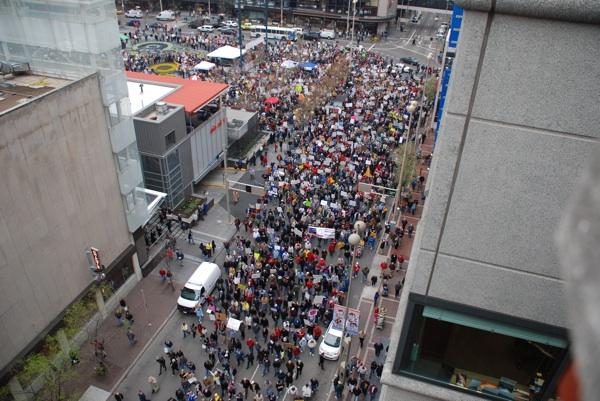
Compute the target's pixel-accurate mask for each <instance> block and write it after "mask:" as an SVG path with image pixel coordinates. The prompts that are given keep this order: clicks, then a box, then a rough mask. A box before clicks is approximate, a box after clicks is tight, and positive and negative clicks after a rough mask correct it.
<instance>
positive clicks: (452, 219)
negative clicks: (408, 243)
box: [380, 0, 600, 401]
mask: <svg viewBox="0 0 600 401" xmlns="http://www.w3.org/2000/svg"><path fill="white" fill-rule="evenodd" d="M456 3H457V5H458V6H460V7H461V8H463V9H464V17H463V22H462V27H461V31H460V37H459V40H458V47H457V49H456V58H455V59H454V63H453V71H452V76H451V78H450V84H449V89H448V95H447V98H446V101H445V106H444V110H443V117H442V121H441V130H440V134H439V137H438V140H437V144H436V148H435V158H434V161H433V165H432V168H431V172H430V176H429V177H430V178H429V182H428V188H429V199H428V200H427V203H426V205H425V210H424V214H423V219H422V221H421V223H420V225H419V227H418V229H417V237H416V240H415V244H414V246H413V250H412V253H411V258H410V264H409V266H408V272H407V277H406V283H405V287H404V290H403V293H402V296H401V299H400V305H399V309H398V316H397V318H396V324H395V327H394V329H393V332H392V333H393V334H392V337H391V343H390V347H389V355H388V359H387V360H386V364H385V368H384V373H383V378H382V383H383V384H384V385H383V388H382V392H381V395H380V396H381V399H382V400H385V401H392V400H403V401H411V400H419V401H425V400H427V401H431V400H445V401H446V400H461V401H465V400H479V399H482V398H483V399H492V400H521V401H525V400H536V401H537V400H555V399H557V398H556V395H555V385H556V382H557V379H558V378H559V377H560V375H561V372H562V370H563V368H564V366H565V363H566V362H567V361H568V359H569V348H570V344H569V337H568V328H569V323H568V319H567V314H566V306H565V299H564V291H565V286H564V282H563V279H562V278H561V276H560V273H559V260H558V255H557V250H556V248H555V246H554V241H553V237H554V234H555V232H556V230H557V227H558V222H559V220H560V217H561V215H562V213H563V211H564V207H565V204H566V201H567V199H568V198H569V196H570V194H571V192H572V190H573V188H574V186H575V182H576V180H577V177H578V176H579V175H580V173H581V172H582V170H583V167H584V166H585V165H586V161H588V159H589V158H590V156H591V154H592V153H593V152H597V151H598V149H599V145H598V144H599V138H600V133H599V131H598V126H599V124H600V113H598V104H600V80H598V79H596V77H598V76H600V67H599V66H598V62H597V60H598V59H599V57H600V47H599V46H598V44H597V38H598V37H600V26H599V25H598V23H599V22H600V3H594V2H589V1H584V0H572V1H568V2H560V3H557V2H519V1H512V0H497V1H484V0H459V1H456Z"/></svg>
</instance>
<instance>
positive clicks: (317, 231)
mask: <svg viewBox="0 0 600 401" xmlns="http://www.w3.org/2000/svg"><path fill="white" fill-rule="evenodd" d="M308 232H309V233H310V234H313V235H315V236H317V237H318V238H324V239H332V238H335V229H333V228H325V227H315V226H308Z"/></svg>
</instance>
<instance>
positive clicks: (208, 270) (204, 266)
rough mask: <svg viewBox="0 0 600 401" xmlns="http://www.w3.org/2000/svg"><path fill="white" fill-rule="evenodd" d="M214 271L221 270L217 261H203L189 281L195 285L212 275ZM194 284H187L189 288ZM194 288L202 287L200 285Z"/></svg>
mask: <svg viewBox="0 0 600 401" xmlns="http://www.w3.org/2000/svg"><path fill="white" fill-rule="evenodd" d="M214 271H217V272H220V269H219V265H217V264H216V263H210V262H202V263H200V266H198V267H197V268H196V271H194V273H193V274H192V275H191V276H190V278H189V279H188V280H187V283H190V282H191V283H190V284H192V285H195V284H197V283H198V282H201V281H203V280H204V278H205V277H207V276H209V275H211V274H212V273H213V272H214ZM192 285H188V284H186V286H187V287H188V288H192ZM192 289H200V287H199V286H198V287H197V288H192Z"/></svg>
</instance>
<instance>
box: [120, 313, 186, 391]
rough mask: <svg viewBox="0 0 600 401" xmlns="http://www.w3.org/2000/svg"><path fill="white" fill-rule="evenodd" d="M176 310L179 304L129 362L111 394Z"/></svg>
mask: <svg viewBox="0 0 600 401" xmlns="http://www.w3.org/2000/svg"><path fill="white" fill-rule="evenodd" d="M175 312H177V305H175V306H174V307H173V310H171V312H170V313H169V315H168V316H167V318H166V319H165V321H164V322H162V324H161V325H160V326H159V327H158V329H157V330H156V333H154V334H153V335H152V337H150V338H149V339H148V342H147V343H146V345H144V347H143V348H142V350H141V351H140V352H139V353H138V354H137V355H136V357H135V358H134V359H133V361H131V363H130V364H129V366H128V367H127V369H125V372H123V374H122V375H121V377H119V380H117V382H116V383H115V385H114V386H113V387H112V388H111V389H110V393H111V394H114V393H115V391H116V390H117V388H118V387H119V386H120V385H121V383H123V381H124V380H125V379H126V378H127V376H128V375H129V373H130V372H131V369H133V367H134V366H135V365H136V364H137V363H138V361H139V360H140V358H141V357H142V355H144V353H145V352H146V351H147V350H148V348H149V347H150V344H152V342H153V341H154V340H155V339H156V337H158V334H159V333H160V332H161V331H162V330H163V329H164V328H165V326H166V325H167V322H168V321H169V320H171V318H172V317H173V315H174V314H175Z"/></svg>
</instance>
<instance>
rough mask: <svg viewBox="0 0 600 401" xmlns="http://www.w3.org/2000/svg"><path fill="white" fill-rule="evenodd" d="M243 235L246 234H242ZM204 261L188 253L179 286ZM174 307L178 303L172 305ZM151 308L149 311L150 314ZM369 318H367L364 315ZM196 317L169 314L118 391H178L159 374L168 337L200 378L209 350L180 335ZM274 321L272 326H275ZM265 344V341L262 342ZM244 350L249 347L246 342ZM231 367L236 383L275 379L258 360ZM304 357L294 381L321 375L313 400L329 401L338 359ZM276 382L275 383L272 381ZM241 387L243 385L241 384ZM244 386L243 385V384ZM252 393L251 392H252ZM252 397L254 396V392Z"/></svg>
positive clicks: (164, 395) (367, 258)
mask: <svg viewBox="0 0 600 401" xmlns="http://www.w3.org/2000/svg"><path fill="white" fill-rule="evenodd" d="M260 174H261V170H260V169H257V174H256V175H257V176H258V177H260ZM240 181H241V182H247V183H250V182H251V181H250V175H249V174H248V173H246V174H244V176H242V178H241V179H240ZM261 183H262V178H258V179H257V180H256V181H254V184H257V185H260V184H261ZM255 202H256V197H254V196H253V195H250V194H247V193H244V192H242V193H241V195H240V201H239V202H238V203H237V204H236V205H233V204H232V205H231V213H232V214H233V215H234V216H236V217H240V218H241V217H243V215H244V214H245V211H246V208H247V207H248V205H249V204H254V203H255ZM221 206H223V207H226V204H225V198H223V200H222V201H221ZM242 234H243V233H242ZM223 257H224V255H223V253H220V254H219V255H218V256H217V258H216V263H217V264H219V265H222V263H223ZM372 259H373V253H372V252H370V251H368V250H365V252H364V254H363V256H362V258H361V259H360V263H361V264H363V263H364V264H369V265H370V264H371V261H372ZM200 262H201V259H200V258H199V257H198V256H194V255H190V254H189V253H186V254H185V258H184V262H183V266H181V267H177V268H175V269H173V271H174V274H175V281H176V283H177V284H179V285H183V284H184V283H185V281H186V279H187V278H188V277H189V276H190V275H191V274H192V272H193V271H194V269H195V268H196V267H197V266H198V264H199V263H200ZM362 287H363V284H362V283H361V282H360V280H353V283H352V288H351V294H350V295H351V297H350V306H351V307H356V306H357V305H358V302H359V299H360V295H361V292H362ZM146 296H149V297H151V296H152V294H147V295H146ZM173 307H175V305H173ZM151 312H152V311H150V313H151ZM365 318H366V317H365ZM195 320H196V317H195V316H189V315H183V314H182V313H180V312H179V311H174V313H173V314H172V315H171V316H170V317H169V319H168V320H167V322H166V323H165V325H164V327H163V328H162V329H161V330H160V331H159V332H158V334H157V335H156V337H155V338H154V340H153V341H152V342H151V343H150V344H149V345H148V347H147V348H146V350H145V351H144V353H143V354H142V355H141V357H140V358H139V359H138V361H137V362H136V363H135V365H134V366H132V368H131V370H130V372H129V373H128V374H127V376H126V377H125V379H124V380H123V382H122V383H121V384H120V385H119V386H118V390H119V391H121V392H122V393H124V394H125V399H126V400H131V401H135V400H137V392H138V390H140V389H141V390H143V391H145V392H146V395H148V396H149V398H150V399H152V400H167V399H168V398H169V397H172V396H173V397H174V395H175V390H176V389H177V388H178V387H179V385H180V380H179V377H178V376H173V375H171V372H170V370H169V371H168V372H167V373H163V374H162V375H160V376H158V371H159V369H158V363H157V362H156V358H157V357H158V356H159V355H163V354H164V353H163V347H164V346H163V342H164V341H165V340H166V339H170V340H171V341H173V344H174V347H173V348H174V349H175V350H177V349H181V350H182V351H183V352H184V354H185V355H186V357H187V358H188V359H190V360H192V361H194V363H195V364H196V366H197V377H198V378H199V379H200V380H201V379H202V377H203V374H204V368H203V364H204V361H205V360H206V359H207V355H206V353H205V352H204V351H203V350H202V348H201V346H200V340H199V337H197V338H196V339H194V338H192V337H190V336H188V337H187V338H185V339H183V338H182V335H181V330H180V326H181V323H182V322H183V321H187V322H188V323H189V324H190V325H191V323H192V322H193V321H195ZM204 323H205V324H208V327H211V324H210V323H209V321H208V318H205V320H204ZM272 327H273V326H272V321H271V328H272ZM246 333H247V336H249V335H250V334H251V332H250V331H248V330H247V332H246ZM261 344H262V343H261ZM244 349H245V350H246V347H245V345H244ZM231 360H232V366H235V367H236V368H237V370H238V374H237V376H236V382H238V383H239V382H240V381H241V379H243V378H244V377H247V378H249V379H251V380H255V381H256V382H257V383H259V385H260V386H261V388H262V389H264V388H265V383H264V381H265V379H269V380H271V381H273V368H272V367H271V369H270V370H271V371H270V373H268V374H267V375H266V376H264V377H263V375H262V368H259V367H258V364H257V363H256V362H255V365H254V366H250V368H249V369H246V364H245V363H243V364H242V366H239V367H238V366H237V364H236V363H235V358H233V357H232V358H231ZM301 360H302V361H303V362H304V369H303V373H302V375H301V376H300V378H299V379H298V380H296V381H295V382H294V384H295V385H296V386H297V387H298V388H301V387H302V386H303V385H304V384H306V383H307V382H308V380H309V379H310V378H311V377H316V378H318V380H319V382H320V384H321V385H320V388H319V390H318V391H317V393H316V394H315V395H314V396H313V401H326V400H328V399H329V397H330V385H331V381H332V380H333V377H334V375H335V372H336V370H337V367H338V362H337V361H336V362H334V361H326V362H325V369H324V370H321V369H320V368H319V366H318V360H319V358H318V356H314V357H311V356H310V354H309V353H308V351H306V352H305V353H304V354H302V355H301ZM150 375H153V376H155V377H156V378H157V379H158V381H159V384H160V390H159V392H158V394H151V393H150V385H149V384H148V382H147V379H148V376H150ZM273 383H274V382H273ZM238 387H240V386H238ZM240 388H241V387H240ZM251 394H252V393H251ZM251 396H252V395H251ZM286 399H288V400H289V399H291V398H290V397H288V396H287V394H286V393H283V394H282V395H281V396H280V397H279V400H281V401H285V400H286Z"/></svg>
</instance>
